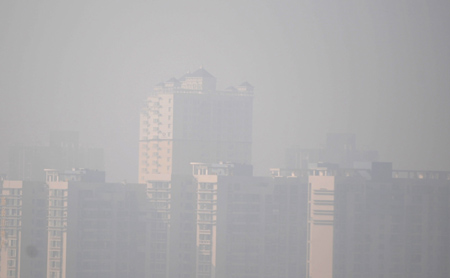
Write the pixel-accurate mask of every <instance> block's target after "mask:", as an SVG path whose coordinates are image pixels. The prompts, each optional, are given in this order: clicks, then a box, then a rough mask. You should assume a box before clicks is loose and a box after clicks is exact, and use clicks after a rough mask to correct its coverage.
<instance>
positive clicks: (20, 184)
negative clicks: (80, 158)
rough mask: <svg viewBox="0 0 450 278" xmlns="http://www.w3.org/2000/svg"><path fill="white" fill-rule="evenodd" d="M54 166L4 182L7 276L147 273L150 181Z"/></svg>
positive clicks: (0, 258) (3, 263)
mask: <svg viewBox="0 0 450 278" xmlns="http://www.w3.org/2000/svg"><path fill="white" fill-rule="evenodd" d="M46 172H47V181H46V182H29V181H8V180H5V181H3V182H2V184H1V188H0V189H1V201H2V206H1V211H2V216H1V218H0V221H1V225H0V231H1V238H0V240H1V243H2V245H1V249H0V277H2V278H3V277H5V278H13V277H14V278H29V277H30V278H34V277H36V278H37V277H47V278H73V277H75V278H76V277H95V278H99V277H121V278H122V277H146V276H145V275H146V271H147V269H146V259H147V257H146V252H145V251H146V248H147V241H146V236H147V232H146V231H147V223H148V222H147V212H148V210H147V208H148V207H147V201H146V187H145V185H143V184H122V183H104V181H99V179H101V178H102V175H101V174H100V175H98V173H96V172H94V174H92V173H89V171H86V170H76V171H63V172H59V171H56V170H47V171H46ZM103 178H104V175H103ZM89 179H91V180H89Z"/></svg>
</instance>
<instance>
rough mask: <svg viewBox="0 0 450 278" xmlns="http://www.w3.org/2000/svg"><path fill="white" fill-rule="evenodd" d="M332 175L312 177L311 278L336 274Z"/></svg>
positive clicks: (309, 258) (308, 268)
mask: <svg viewBox="0 0 450 278" xmlns="http://www.w3.org/2000/svg"><path fill="white" fill-rule="evenodd" d="M334 181H335V178H334V177H333V176H310V177H309V192H308V196H309V200H308V243H307V244H308V258H307V277H308V278H332V277H333V231H334V229H333V221H334V189H335V188H334V186H335V185H334Z"/></svg>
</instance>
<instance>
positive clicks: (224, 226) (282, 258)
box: [148, 163, 307, 278]
mask: <svg viewBox="0 0 450 278" xmlns="http://www.w3.org/2000/svg"><path fill="white" fill-rule="evenodd" d="M192 167H193V173H192V174H191V175H186V176H173V179H172V180H171V181H150V182H149V183H148V193H149V197H150V198H149V199H150V202H151V204H152V205H153V207H154V208H157V209H156V211H155V214H154V216H155V218H153V223H154V224H153V225H151V226H152V231H151V233H150V234H151V235H152V236H150V239H149V240H150V241H151V245H152V246H153V248H150V249H149V251H150V252H152V253H153V254H152V255H151V256H152V258H154V260H153V261H152V269H155V270H157V271H156V272H153V274H152V275H153V276H152V277H196V278H207V277H208V278H222V277H223V278H225V277H242V278H244V277H246V278H250V277H304V275H305V271H306V270H305V265H306V209H307V207H306V205H307V200H306V197H307V179H306V178H299V177H281V176H279V175H278V176H273V177H253V176H252V167H251V166H250V165H246V164H237V163H192Z"/></svg>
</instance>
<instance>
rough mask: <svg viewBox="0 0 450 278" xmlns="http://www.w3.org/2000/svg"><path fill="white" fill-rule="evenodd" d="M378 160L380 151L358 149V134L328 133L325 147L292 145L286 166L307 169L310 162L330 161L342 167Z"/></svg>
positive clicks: (288, 150)
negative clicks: (307, 147)
mask: <svg viewBox="0 0 450 278" xmlns="http://www.w3.org/2000/svg"><path fill="white" fill-rule="evenodd" d="M372 161H378V152H377V151H373V150H358V149H357V147H356V136H355V134H351V133H328V134H327V140H326V146H325V148H316V149H302V148H299V147H291V148H288V149H287V150H286V161H285V167H286V168H288V169H307V168H308V164H309V163H317V162H329V163H336V164H338V165H339V166H340V167H343V168H350V167H353V163H354V162H372Z"/></svg>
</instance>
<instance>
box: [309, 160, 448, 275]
mask: <svg viewBox="0 0 450 278" xmlns="http://www.w3.org/2000/svg"><path fill="white" fill-rule="evenodd" d="M368 165H369V166H368V167H360V168H353V169H342V168H337V167H329V166H323V167H316V168H315V169H311V170H310V177H309V193H308V200H309V201H308V203H309V205H308V207H309V210H308V261H307V275H308V276H307V277H310V278H331V277H334V278H338V277H339V278H341V277H342V278H344V277H374V278H375V277H378V278H379V277H389V278H391V277H398V278H406V277H442V278H443V277H448V274H449V273H450V268H449V264H448V263H449V261H450V244H449V243H450V236H449V234H450V220H449V217H448V214H449V213H450V174H449V173H447V172H431V171H392V166H391V164H390V163H370V164H368Z"/></svg>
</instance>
